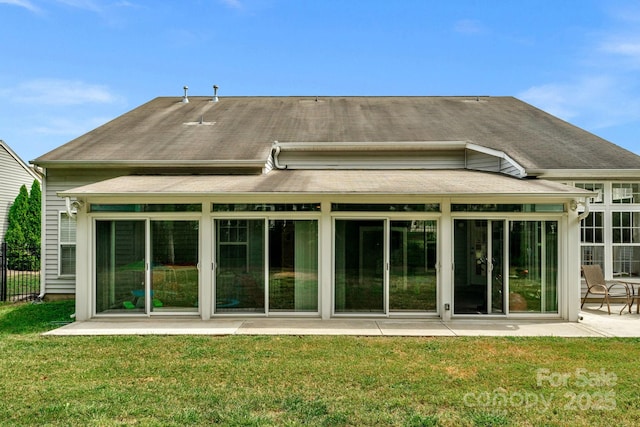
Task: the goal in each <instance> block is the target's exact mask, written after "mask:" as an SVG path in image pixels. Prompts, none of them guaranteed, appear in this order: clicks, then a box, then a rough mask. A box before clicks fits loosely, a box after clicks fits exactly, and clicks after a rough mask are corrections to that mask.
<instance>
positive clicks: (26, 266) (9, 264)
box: [0, 242, 40, 301]
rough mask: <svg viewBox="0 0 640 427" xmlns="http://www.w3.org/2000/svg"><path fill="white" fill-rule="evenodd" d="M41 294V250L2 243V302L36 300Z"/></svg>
mask: <svg viewBox="0 0 640 427" xmlns="http://www.w3.org/2000/svg"><path fill="white" fill-rule="evenodd" d="M39 294H40V249H39V248H17V249H16V248H9V247H8V245H7V243H6V242H2V243H0V301H23V300H32V299H36V298H37V297H38V295H39Z"/></svg>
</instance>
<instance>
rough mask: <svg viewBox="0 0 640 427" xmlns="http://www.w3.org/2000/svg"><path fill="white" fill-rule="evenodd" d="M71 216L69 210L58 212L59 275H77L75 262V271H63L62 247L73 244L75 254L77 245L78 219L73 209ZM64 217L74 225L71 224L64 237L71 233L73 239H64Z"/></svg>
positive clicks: (70, 276) (69, 235)
mask: <svg viewBox="0 0 640 427" xmlns="http://www.w3.org/2000/svg"><path fill="white" fill-rule="evenodd" d="M71 214H72V215H71V216H70V215H69V213H67V211H59V212H58V277H69V278H72V277H75V276H76V268H75V267H76V266H75V264H74V271H73V273H63V268H62V248H63V247H70V246H73V248H74V254H75V250H76V247H77V242H76V240H77V234H76V232H77V227H78V224H77V221H76V217H75V211H71ZM63 218H68V221H70V222H72V225H71V226H69V228H68V230H65V231H66V234H67V236H64V237H69V238H70V237H71V234H73V241H71V240H70V239H68V240H63V235H64V234H65V232H64V231H63V227H62V221H63Z"/></svg>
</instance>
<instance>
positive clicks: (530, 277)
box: [509, 221, 558, 313]
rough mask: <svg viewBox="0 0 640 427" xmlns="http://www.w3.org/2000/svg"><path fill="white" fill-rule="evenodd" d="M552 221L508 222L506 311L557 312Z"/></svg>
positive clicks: (555, 261)
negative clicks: (507, 307)
mask: <svg viewBox="0 0 640 427" xmlns="http://www.w3.org/2000/svg"><path fill="white" fill-rule="evenodd" d="M557 271H558V234H557V222H556V221H512V222H511V231H510V234H509V288H510V293H509V311H510V312H512V313H518V312H535V313H542V312H552V313H556V312H557V311H558V299H557V294H558V289H557Z"/></svg>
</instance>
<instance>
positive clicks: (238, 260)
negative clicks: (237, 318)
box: [215, 219, 265, 313]
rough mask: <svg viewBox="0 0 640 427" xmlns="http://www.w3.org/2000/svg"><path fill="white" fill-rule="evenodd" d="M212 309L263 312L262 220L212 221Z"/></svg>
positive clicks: (223, 311)
mask: <svg viewBox="0 0 640 427" xmlns="http://www.w3.org/2000/svg"><path fill="white" fill-rule="evenodd" d="M215 223H216V235H217V239H216V241H217V245H216V265H217V268H216V312H217V313H264V312H265V293H264V283H265V255H264V247H265V242H264V227H265V225H264V223H265V221H264V220H263V219H255V220H245V219H222V220H216V222H215Z"/></svg>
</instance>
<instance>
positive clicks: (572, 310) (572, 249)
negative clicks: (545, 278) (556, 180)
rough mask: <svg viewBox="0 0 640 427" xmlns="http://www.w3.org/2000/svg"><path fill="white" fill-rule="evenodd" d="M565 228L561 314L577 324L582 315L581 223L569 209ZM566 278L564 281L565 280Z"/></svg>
mask: <svg viewBox="0 0 640 427" xmlns="http://www.w3.org/2000/svg"><path fill="white" fill-rule="evenodd" d="M563 222H564V223H563V224H562V226H563V228H564V229H565V230H567V231H566V233H564V235H565V236H567V238H566V242H565V244H566V246H565V248H564V250H563V251H562V252H563V253H564V254H565V255H564V258H565V259H561V260H560V262H562V263H563V265H565V271H564V274H561V275H560V277H559V279H560V286H561V288H560V292H561V296H563V297H564V298H563V303H562V305H563V307H562V308H561V307H558V308H559V309H560V314H561V315H562V317H563V318H564V319H565V320H568V321H570V322H577V321H578V316H579V315H580V292H581V291H580V288H581V285H580V221H579V220H578V213H577V212H574V211H572V210H571V209H569V212H568V214H567V216H565V218H564V220H563ZM563 278H564V280H563Z"/></svg>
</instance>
